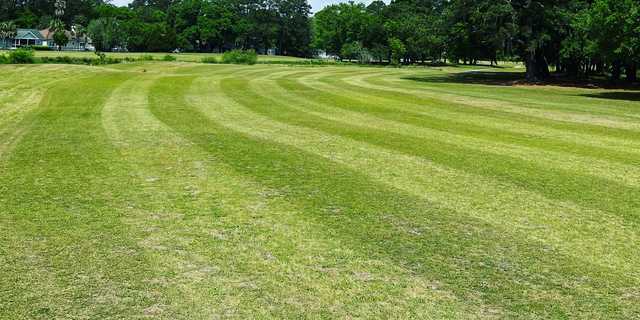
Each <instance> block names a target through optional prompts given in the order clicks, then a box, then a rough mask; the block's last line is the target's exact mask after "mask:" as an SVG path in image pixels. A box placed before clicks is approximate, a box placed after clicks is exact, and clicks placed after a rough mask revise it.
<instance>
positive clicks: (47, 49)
mask: <svg viewBox="0 0 640 320" xmlns="http://www.w3.org/2000/svg"><path fill="white" fill-rule="evenodd" d="M31 49H33V50H35V51H51V47H49V46H31Z"/></svg>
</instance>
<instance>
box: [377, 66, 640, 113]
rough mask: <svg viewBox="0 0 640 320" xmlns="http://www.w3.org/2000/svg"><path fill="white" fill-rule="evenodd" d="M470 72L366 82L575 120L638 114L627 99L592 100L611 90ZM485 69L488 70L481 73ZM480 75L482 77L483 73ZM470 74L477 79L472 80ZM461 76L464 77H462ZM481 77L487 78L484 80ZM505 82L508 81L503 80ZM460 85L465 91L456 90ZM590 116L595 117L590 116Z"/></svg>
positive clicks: (416, 75)
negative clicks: (497, 79) (532, 83)
mask: <svg viewBox="0 0 640 320" xmlns="http://www.w3.org/2000/svg"><path fill="white" fill-rule="evenodd" d="M473 72H474V74H467V75H465V74H463V73H458V72H453V73H449V74H443V73H434V72H426V73H422V74H415V73H414V74H409V75H405V76H403V77H401V78H397V77H396V78H371V81H370V83H377V84H380V85H382V86H384V87H389V86H391V87H397V86H398V85H400V86H401V87H403V88H405V89H406V90H408V92H414V93H421V92H422V91H423V90H424V88H425V87H426V88H429V90H428V91H429V92H435V93H438V94H440V95H444V96H446V95H451V96H464V97H467V98H469V99H472V100H477V101H479V102H487V103H488V102H492V101H493V102H494V104H495V102H498V103H497V104H498V105H504V106H507V107H515V108H520V110H522V111H529V112H530V111H537V112H538V113H541V114H543V113H544V111H550V112H551V113H550V115H551V114H553V115H554V116H555V117H558V118H563V117H564V116H570V117H571V116H573V117H575V118H576V120H579V119H580V117H582V116H584V117H585V118H584V119H590V120H597V118H601V119H606V118H607V117H608V116H611V117H612V119H615V118H622V119H624V118H627V119H629V120H631V119H632V118H637V117H638V115H639V114H638V110H637V108H635V107H634V104H633V103H632V102H631V101H615V100H614V101H610V100H608V99H594V98H592V97H593V96H598V94H599V93H601V92H611V91H610V90H609V91H605V90H601V89H580V88H563V87H554V86H538V87H529V86H518V85H494V84H492V83H491V80H492V79H491V77H492V74H493V75H497V74H496V73H491V71H490V70H486V69H485V70H477V71H473ZM483 72H488V73H483ZM483 75H484V76H483ZM474 76H476V77H478V78H479V79H478V80H474V79H473V78H474ZM465 77H466V78H467V79H466V80H465ZM483 80H488V81H486V82H484V81H483ZM507 83H508V82H507ZM461 85H464V87H465V90H463V92H460V90H457V89H458V88H460V86H461ZM594 115H596V116H598V117H594Z"/></svg>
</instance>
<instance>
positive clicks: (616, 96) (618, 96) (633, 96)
mask: <svg viewBox="0 0 640 320" xmlns="http://www.w3.org/2000/svg"><path fill="white" fill-rule="evenodd" d="M580 96H582V97H589V98H597V99H610V100H626V101H640V91H614V92H598V93H587V94H581V95H580Z"/></svg>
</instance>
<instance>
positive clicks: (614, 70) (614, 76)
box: [611, 61, 622, 82]
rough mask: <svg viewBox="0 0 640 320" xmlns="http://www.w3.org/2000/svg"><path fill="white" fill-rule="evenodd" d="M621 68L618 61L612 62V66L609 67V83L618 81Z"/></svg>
mask: <svg viewBox="0 0 640 320" xmlns="http://www.w3.org/2000/svg"><path fill="white" fill-rule="evenodd" d="M621 67H622V64H621V63H620V61H614V62H613V64H612V65H611V81H613V82H617V81H618V80H620V74H621V72H620V68H621Z"/></svg>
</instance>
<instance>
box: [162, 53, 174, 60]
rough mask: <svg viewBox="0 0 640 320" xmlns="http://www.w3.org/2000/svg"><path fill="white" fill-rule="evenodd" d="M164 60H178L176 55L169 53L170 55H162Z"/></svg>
mask: <svg viewBox="0 0 640 320" xmlns="http://www.w3.org/2000/svg"><path fill="white" fill-rule="evenodd" d="M162 60H164V61H176V57H174V56H172V55H170V54H168V55H166V56H164V57H162Z"/></svg>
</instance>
